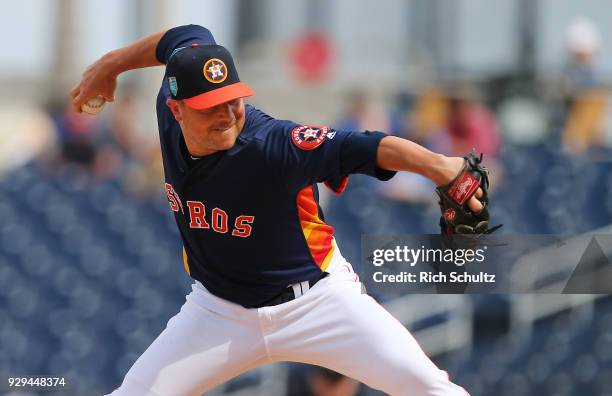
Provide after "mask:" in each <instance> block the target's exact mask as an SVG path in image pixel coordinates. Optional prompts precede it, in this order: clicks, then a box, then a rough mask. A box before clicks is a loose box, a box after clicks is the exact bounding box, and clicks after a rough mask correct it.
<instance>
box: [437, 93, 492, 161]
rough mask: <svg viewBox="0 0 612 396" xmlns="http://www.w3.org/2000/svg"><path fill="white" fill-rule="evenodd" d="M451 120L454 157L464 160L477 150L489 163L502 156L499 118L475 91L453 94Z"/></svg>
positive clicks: (450, 128) (449, 123) (449, 127)
mask: <svg viewBox="0 0 612 396" xmlns="http://www.w3.org/2000/svg"><path fill="white" fill-rule="evenodd" d="M448 117H449V118H448V134H449V136H450V138H451V142H452V143H451V144H452V153H451V154H454V155H457V156H462V155H465V153H467V152H469V151H470V150H472V149H473V148H475V149H476V150H477V151H478V152H481V153H483V154H484V155H485V156H487V158H488V159H491V158H495V157H496V156H497V155H498V153H499V148H500V144H501V139H500V136H499V131H498V129H497V123H496V121H495V115H494V114H493V112H492V111H491V110H489V109H488V108H487V107H486V105H485V104H484V103H483V102H482V101H481V100H480V94H479V92H478V91H477V90H476V88H475V87H472V86H464V87H460V88H459V89H457V90H455V91H454V92H452V93H451V99H450V104H449V115H448Z"/></svg>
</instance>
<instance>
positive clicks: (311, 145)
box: [157, 25, 394, 307]
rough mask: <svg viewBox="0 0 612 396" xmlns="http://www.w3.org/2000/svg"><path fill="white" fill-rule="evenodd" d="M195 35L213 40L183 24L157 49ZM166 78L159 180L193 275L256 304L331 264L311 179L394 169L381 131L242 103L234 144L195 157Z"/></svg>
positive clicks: (169, 49) (338, 180)
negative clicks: (381, 152)
mask: <svg viewBox="0 0 612 396" xmlns="http://www.w3.org/2000/svg"><path fill="white" fill-rule="evenodd" d="M211 40H212V41H211ZM192 43H198V44H200V45H204V44H211V43H214V40H213V39H212V36H211V35H210V32H209V31H208V30H206V29H204V28H202V27H199V26H194V25H189V26H181V27H178V28H174V29H171V30H170V31H168V33H167V34H166V35H165V36H164V37H163V38H162V39H161V41H160V43H159V45H158V48H157V56H158V58H159V60H160V61H162V62H164V63H165V62H167V60H168V58H169V57H170V55H171V54H172V53H173V52H174V50H175V49H177V48H180V47H184V46H188V45H190V44H192ZM166 80H167V79H164V82H163V83H162V86H161V89H160V91H159V95H158V98H157V118H158V124H159V133H160V142H161V148H162V155H163V163H164V171H165V179H166V183H165V190H166V192H167V194H168V200H169V202H170V208H171V210H172V211H173V212H174V215H175V218H176V222H177V225H178V228H179V230H180V234H181V237H182V240H183V247H184V250H183V259H184V265H185V269H186V270H187V272H188V273H189V274H190V276H191V277H192V278H194V279H196V280H198V281H200V282H201V283H202V284H203V285H204V286H205V287H206V288H207V289H208V290H209V291H210V292H211V293H213V294H215V295H217V296H219V297H221V298H224V299H226V300H229V301H233V302H235V303H238V304H240V305H242V306H245V307H257V306H261V304H263V303H264V302H265V301H267V300H270V299H271V298H273V297H274V296H275V295H277V294H278V293H280V292H281V291H282V290H283V289H284V288H285V287H287V286H288V285H289V284H292V283H296V282H301V281H304V280H310V279H314V278H317V277H318V276H319V275H320V274H321V272H322V271H325V270H328V269H329V265H330V262H332V259H333V258H334V254H335V253H336V252H337V248H336V244H335V240H334V236H333V228H332V227H331V226H330V225H328V224H326V223H325V222H324V218H323V213H322V211H321V208H320V207H319V204H318V191H317V185H316V183H318V182H328V183H329V184H330V185H331V186H332V187H334V188H335V189H336V190H341V189H342V188H343V187H344V185H345V182H346V177H347V176H348V175H349V174H352V173H362V174H367V175H371V176H374V177H377V178H379V179H381V180H387V179H389V178H391V177H392V176H393V175H394V172H390V171H387V170H383V169H380V168H378V167H376V152H377V149H378V144H379V142H380V140H381V139H382V138H383V137H384V136H386V135H385V134H383V133H381V132H349V131H341V130H333V129H330V128H327V127H323V126H304V125H299V124H296V123H294V122H292V121H287V120H277V119H275V118H273V117H271V116H269V115H267V114H265V113H263V112H262V111H260V110H258V109H256V108H254V107H252V106H249V105H246V112H245V124H244V127H243V129H242V131H241V133H240V135H239V136H238V138H237V140H236V143H235V145H234V146H233V147H232V148H230V149H229V150H227V151H220V152H217V153H214V154H211V155H208V156H206V157H204V158H202V159H200V160H197V161H192V160H191V159H190V156H189V153H188V152H187V149H186V145H185V142H184V139H183V135H182V133H181V129H180V126H179V124H178V123H177V122H176V121H175V119H174V116H173V115H172V112H171V111H170V109H169V108H168V107H167V105H166V99H167V98H169V97H170V88H169V86H168V83H167V81H166Z"/></svg>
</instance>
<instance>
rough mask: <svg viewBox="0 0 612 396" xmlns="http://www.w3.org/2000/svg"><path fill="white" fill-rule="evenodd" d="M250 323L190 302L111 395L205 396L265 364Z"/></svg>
mask: <svg viewBox="0 0 612 396" xmlns="http://www.w3.org/2000/svg"><path fill="white" fill-rule="evenodd" d="M257 335H258V333H257V332H256V331H253V330H252V326H251V324H250V323H248V321H246V320H233V319H231V320H230V319H228V318H225V317H223V316H221V315H218V314H215V313H212V312H209V311H206V310H205V309H203V308H202V307H199V306H195V305H193V304H192V305H190V303H189V302H187V303H185V305H183V307H182V308H181V311H180V312H179V313H178V314H177V315H175V316H174V317H173V318H172V319H170V321H169V322H168V325H167V327H166V329H165V330H164V331H163V332H162V333H161V334H160V335H159V336H158V337H157V339H155V341H153V343H152V344H151V345H150V346H149V348H147V350H146V351H145V352H144V353H143V354H142V356H140V358H138V360H137V361H136V362H135V363H134V365H133V366H132V368H131V369H130V370H129V372H128V373H127V374H126V376H125V379H124V380H123V383H122V385H121V387H120V388H119V389H117V390H115V391H114V392H113V393H112V394H111V396H143V395H145V396H148V395H151V396H153V395H154V396H200V395H201V394H202V393H204V392H205V391H207V390H209V389H211V388H213V387H215V386H217V385H219V384H221V383H223V382H225V381H227V380H229V379H231V378H233V377H235V376H237V375H239V374H241V373H243V372H245V371H247V370H250V369H252V368H255V367H257V366H259V365H261V364H264V363H266V358H265V349H264V346H263V343H262V341H261V340H260V337H258V336H257Z"/></svg>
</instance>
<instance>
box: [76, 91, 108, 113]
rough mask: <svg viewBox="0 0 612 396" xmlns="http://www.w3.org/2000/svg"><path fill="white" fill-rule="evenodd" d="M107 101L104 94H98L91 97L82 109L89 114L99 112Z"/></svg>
mask: <svg viewBox="0 0 612 396" xmlns="http://www.w3.org/2000/svg"><path fill="white" fill-rule="evenodd" d="M105 103H106V100H104V98H103V97H102V96H100V95H98V96H96V97H95V98H91V99H89V100H88V101H87V102H85V103H84V104H83V105H82V106H81V110H82V111H83V112H84V113H87V114H92V115H93V114H98V113H99V112H101V111H102V109H103V108H104V104H105Z"/></svg>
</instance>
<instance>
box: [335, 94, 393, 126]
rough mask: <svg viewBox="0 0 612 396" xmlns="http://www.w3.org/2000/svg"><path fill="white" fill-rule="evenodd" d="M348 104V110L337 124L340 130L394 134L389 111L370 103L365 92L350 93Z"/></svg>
mask: <svg viewBox="0 0 612 396" xmlns="http://www.w3.org/2000/svg"><path fill="white" fill-rule="evenodd" d="M347 103H348V108H347V110H346V112H345V114H344V115H343V116H342V118H341V119H340V121H339V122H338V123H337V126H338V129H344V130H348V131H366V130H368V131H383V132H386V133H391V134H393V131H390V127H391V121H390V120H389V114H388V113H387V111H386V110H385V109H384V108H382V107H380V106H378V105H376V104H374V103H372V102H371V101H369V100H368V97H367V96H366V94H365V93H364V92H361V91H353V92H351V93H349V95H348V99H347Z"/></svg>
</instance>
